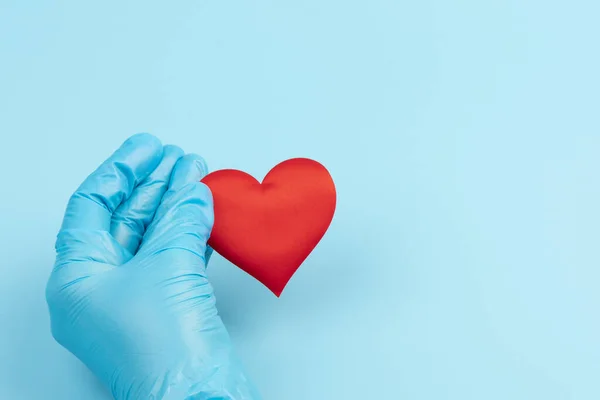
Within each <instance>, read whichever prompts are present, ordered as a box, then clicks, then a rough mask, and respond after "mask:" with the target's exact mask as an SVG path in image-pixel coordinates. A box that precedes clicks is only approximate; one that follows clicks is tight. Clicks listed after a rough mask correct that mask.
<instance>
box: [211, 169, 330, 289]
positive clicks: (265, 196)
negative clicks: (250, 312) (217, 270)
mask: <svg viewBox="0 0 600 400" xmlns="http://www.w3.org/2000/svg"><path fill="white" fill-rule="evenodd" d="M202 182H204V183H205V184H206V185H207V186H208V187H209V188H210V190H211V192H212V195H213V200H214V211H215V223H214V227H213V230H212V232H211V236H210V240H209V241H208V244H210V246H211V247H212V248H213V249H214V250H215V251H217V252H218V253H219V254H221V255H222V256H223V257H225V258H226V259H228V260H229V261H231V262H232V263H233V264H235V265H237V266H238V267H239V268H241V269H242V270H244V271H246V272H247V273H249V274H250V275H252V276H253V277H255V278H256V279H258V280H259V281H260V282H262V283H263V284H264V285H265V286H266V287H267V288H269V289H270V290H271V291H272V292H273V293H274V294H275V295H276V296H278V297H279V295H280V294H281V292H282V291H283V289H284V287H285V286H286V285H287V283H288V281H289V280H290V279H291V277H292V275H294V273H295V272H296V270H297V269H298V267H300V265H301V264H302V263H303V262H304V260H305V259H306V257H308V255H309V254H310V253H311V252H312V250H313V249H314V248H315V246H316V245H317V244H318V243H319V241H320V240H321V238H322V237H323V235H324V234H325V232H326V231H327V229H328V228H329V225H330V223H331V220H332V219H333V214H334V212H335V206H336V191H335V185H334V183H333V179H332V178H331V176H330V175H329V172H328V171H327V169H325V167H324V166H323V165H321V164H319V163H318V162H316V161H313V160H309V159H306V158H294V159H291V160H287V161H284V162H282V163H280V164H278V165H276V166H275V167H273V169H272V170H271V171H269V173H268V174H267V175H266V176H265V178H264V179H263V182H262V184H261V183H260V182H258V181H257V180H256V179H254V178H253V177H252V176H250V175H248V174H247V173H245V172H242V171H238V170H232V169H225V170H219V171H215V172H212V173H210V174H208V175H207V176H205V177H204V178H203V179H202Z"/></svg>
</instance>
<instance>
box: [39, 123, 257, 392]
mask: <svg viewBox="0 0 600 400" xmlns="http://www.w3.org/2000/svg"><path fill="white" fill-rule="evenodd" d="M204 174H206V166H205V163H204V161H203V160H202V158H200V157H199V156H196V155H192V154H188V155H185V156H184V155H183V151H182V150H181V149H180V148H178V147H175V146H164V147H163V145H162V144H161V143H160V141H159V140H158V139H156V138H155V137H153V136H151V135H148V134H139V135H135V136H133V137H131V138H130V139H128V140H127V141H126V142H125V143H124V144H123V145H122V147H121V148H119V149H118V150H117V151H116V152H115V153H114V154H113V155H112V156H111V157H110V158H109V159H108V160H107V161H105V162H104V163H103V164H102V165H101V166H100V167H99V168H98V169H97V170H96V171H95V172H94V173H93V174H91V175H90V176H89V177H88V178H87V179H86V181H85V182H84V183H83V184H82V185H81V186H80V187H79V189H78V190H77V191H76V192H75V194H73V196H72V197H71V199H70V200H69V203H68V206H67V210H66V214H65V217H64V221H63V224H62V227H61V230H60V232H59V234H58V237H57V242H56V252H57V257H56V264H55V266H54V269H53V271H52V274H51V276H50V279H49V281H48V285H47V289H46V298H47V302H48V306H49V310H50V317H51V325H52V334H53V336H54V338H55V339H56V340H57V341H58V342H59V343H60V344H61V345H62V346H64V347H65V348H66V349H68V350H69V351H70V352H72V353H73V354H74V355H75V356H76V357H78V358H79V359H80V360H81V361H82V362H83V363H84V364H85V365H87V366H88V367H89V368H90V370H91V371H92V372H93V373H94V374H95V375H96V376H97V377H98V378H99V379H100V380H101V381H102V382H103V383H104V384H105V385H106V386H107V387H108V388H109V389H110V391H111V392H112V395H113V396H114V397H115V399H117V400H130V399H144V400H147V399H174V400H183V399H190V400H192V399H194V400H208V399H219V400H229V399H235V400H246V399H251V400H255V399H258V398H259V396H258V394H257V392H256V390H255V389H254V388H253V385H252V384H251V383H250V382H249V381H248V380H247V378H246V375H245V373H244V371H243V370H242V367H241V366H240V363H239V361H238V360H237V359H236V357H235V355H234V353H233V350H232V346H231V342H230V339H229V335H228V333H227V331H226V329H225V326H224V325H223V322H222V321H221V318H220V317H219V315H218V314H217V309H216V307H215V297H214V295H213V289H212V287H211V285H210V283H209V282H208V280H207V278H206V262H207V258H208V255H207V244H206V242H207V240H208V237H209V235H210V232H211V228H212V225H213V205H212V197H211V193H210V190H209V189H208V188H207V187H206V186H205V185H204V184H202V183H200V182H199V181H200V179H201V178H202V177H203V176H204ZM208 253H210V250H208Z"/></svg>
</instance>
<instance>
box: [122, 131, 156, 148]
mask: <svg viewBox="0 0 600 400" xmlns="http://www.w3.org/2000/svg"><path fill="white" fill-rule="evenodd" d="M128 144H132V145H135V146H140V145H144V146H148V147H151V148H155V149H162V143H161V141H160V139H159V138H157V137H156V136H154V135H152V134H150V133H146V132H140V133H136V134H135V135H132V136H130V137H129V138H128V139H127V140H125V143H124V145H128Z"/></svg>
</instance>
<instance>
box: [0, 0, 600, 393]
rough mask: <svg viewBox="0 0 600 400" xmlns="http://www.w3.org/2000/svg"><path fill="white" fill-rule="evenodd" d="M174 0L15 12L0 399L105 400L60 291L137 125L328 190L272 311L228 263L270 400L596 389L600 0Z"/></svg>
mask: <svg viewBox="0 0 600 400" xmlns="http://www.w3.org/2000/svg"><path fill="white" fill-rule="evenodd" d="M171 3H172V4H167V2H160V3H159V2H142V1H131V2H116V1H109V2H102V3H94V4H92V3H90V2H76V1H62V2H40V1H17V0H13V1H6V0H4V1H2V2H0V37H1V38H2V39H1V40H0V57H1V62H0V135H1V138H2V155H1V157H0V171H2V181H3V182H2V188H1V189H0V194H1V196H0V212H1V217H0V224H1V225H2V229H0V246H1V248H2V253H1V255H2V259H1V260H2V261H1V263H0V265H1V267H0V268H1V273H2V275H1V279H0V398H2V399H38V398H52V399H89V400H96V399H98V400H99V399H107V398H108V397H107V392H106V391H105V390H104V389H102V388H101V387H100V385H99V384H98V383H97V382H96V380H95V378H94V377H93V376H91V374H90V373H89V372H88V371H87V370H86V369H85V368H84V367H83V366H82V365H81V364H80V363H79V362H78V361H77V360H75V359H74V358H73V357H72V356H71V355H70V354H68V353H67V352H66V351H64V350H62V349H61V348H60V347H59V346H58V345H57V344H56V343H54V341H53V339H52V338H51V336H50V331H49V321H48V315H47V311H46V304H45V300H44V286H45V282H46V279H47V276H48V274H49V273H50V269H51V267H52V264H53V261H54V251H53V245H54V240H55V235H56V233H57V230H58V228H59V225H60V221H61V218H62V215H63V210H64V206H65V204H66V201H67V199H68V197H69V195H70V194H71V192H72V191H73V190H74V189H75V188H76V187H77V185H79V183H80V182H81V181H82V180H83V179H84V178H85V177H86V176H87V174H88V173H89V172H91V171H92V170H93V169H94V168H96V166H97V165H98V164H99V163H100V162H101V161H103V160H104V159H105V158H106V157H107V156H108V155H109V154H110V153H111V152H112V151H113V150H114V149H115V148H116V147H117V146H118V145H119V144H120V143H121V142H122V141H123V140H124V139H125V138H126V137H127V136H129V135H131V134H133V133H135V132H139V131H147V132H151V133H153V134H155V135H157V136H159V137H160V138H161V139H162V140H163V141H164V142H170V143H176V144H178V145H180V146H182V147H183V148H184V149H185V150H186V151H190V152H197V153H200V154H202V155H203V156H204V157H205V158H206V159H207V161H208V163H209V166H210V167H211V169H213V170H214V169H219V168H239V169H243V170H245V171H247V172H249V173H251V174H253V175H255V176H256V177H257V178H262V176H264V174H266V173H267V171H268V170H269V169H270V168H271V167H272V166H273V165H274V164H276V163H277V162H279V161H282V160H284V159H286V158H290V157H295V156H302V157H311V158H314V159H316V160H319V161H321V162H323V163H324V164H325V165H326V166H327V167H328V168H329V169H330V171H331V173H332V175H333V177H334V179H335V181H336V183H337V186H338V191H339V207H338V210H337V214H336V218H335V220H334V222H333V224H332V227H331V229H330V231H329V232H328V234H327V235H326V237H325V238H324V239H323V241H322V242H321V244H320V245H319V247H318V248H317V249H316V250H315V251H314V253H313V254H312V255H311V257H310V258H309V259H308V260H307V262H306V264H305V265H304V266H303V267H302V268H301V269H300V270H299V271H298V273H297V275H296V276H295V277H294V278H293V280H292V281H291V283H290V285H289V286H288V288H287V289H286V291H285V292H284V294H283V296H282V297H281V298H280V299H277V298H275V297H274V296H273V295H272V294H270V293H269V292H268V290H266V289H265V288H264V287H262V286H261V285H260V284H259V283H258V282H256V281H254V280H253V279H251V278H249V277H248V276H246V275H245V274H243V273H242V272H240V271H239V270H237V269H236V268H235V267H234V266H232V265H231V264H229V263H228V262H226V261H224V260H223V259H222V258H221V257H220V256H217V255H215V256H214V258H213V260H211V266H210V271H211V276H212V280H213V282H214V286H215V288H216V293H217V299H218V302H219V308H220V311H221V313H222V314H223V317H224V319H225V322H226V324H227V325H228V327H229V329H230V331H231V333H232V335H233V338H234V340H235V343H236V345H237V348H238V349H239V352H240V354H241V356H242V358H243V359H244V362H245V364H246V365H247V367H248V370H249V372H250V374H251V375H252V377H253V378H254V380H255V381H256V384H257V385H258V386H259V387H260V388H261V390H262V392H263V393H264V397H265V399H266V400H269V399H272V400H278V399H286V400H306V399H365V398H368V399H376V398H386V399H388V398H393V399H411V400H412V399H419V400H420V399H435V400H438V399H456V400H466V399H473V400H481V399H486V400H496V399H498V400H506V399H511V400H520V399H523V400H531V399H544V400H563V399H570V400H571V399H577V400H579V399H581V400H589V399H596V398H600V385H599V384H598V379H597V373H598V371H599V370H600V344H599V341H600V339H599V338H600V323H599V322H598V321H599V317H598V309H599V308H600V295H599V293H600V291H599V290H598V287H597V286H598V285H599V283H600V252H599V249H600V211H599V208H600V178H599V177H598V171H599V170H600V156H599V154H600V122H599V119H598V109H599V105H600V101H599V95H598V93H599V92H600V79H599V75H598V71H599V70H600V59H599V55H598V51H597V39H598V37H599V36H600V28H598V24H597V15H598V11H599V10H598V6H596V5H595V4H597V2H593V1H587V2H584V1H577V0H575V1H571V2H566V1H565V2H558V1H549V2H548V1H534V0H530V1H526V2H524V1H500V0H497V1H496V0H494V1H492V0H490V1H478V0H470V1H467V0H463V1H447V0H437V1H433V0H430V1H418V2H414V1H413V2H400V1H393V0H387V1H385V0H372V1H369V2H366V1H365V2H355V1H328V2H323V1H316V0H311V1H305V2H282V1H252V2H247V1H228V2H227V1H180V2H171ZM300 3H302V4H300Z"/></svg>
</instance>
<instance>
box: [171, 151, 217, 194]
mask: <svg viewBox="0 0 600 400" xmlns="http://www.w3.org/2000/svg"><path fill="white" fill-rule="evenodd" d="M207 172H208V167H207V165H206V161H204V159H203V158H202V157H200V156H199V155H197V154H193V153H190V154H186V155H185V156H183V157H181V158H180V159H179V161H177V164H175V168H173V175H172V177H171V185H170V189H171V190H177V189H179V188H181V187H183V186H184V185H186V184H188V183H191V182H200V180H201V179H202V178H203V177H204V176H205V175H206V173H207Z"/></svg>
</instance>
